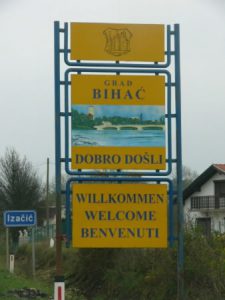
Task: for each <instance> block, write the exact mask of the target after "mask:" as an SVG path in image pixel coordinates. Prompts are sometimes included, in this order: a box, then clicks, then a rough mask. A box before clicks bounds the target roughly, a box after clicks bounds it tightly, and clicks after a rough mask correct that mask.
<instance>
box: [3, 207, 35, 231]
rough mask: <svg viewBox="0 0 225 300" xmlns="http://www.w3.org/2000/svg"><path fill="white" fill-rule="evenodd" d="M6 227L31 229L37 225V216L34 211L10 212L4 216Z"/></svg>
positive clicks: (6, 212)
mask: <svg viewBox="0 0 225 300" xmlns="http://www.w3.org/2000/svg"><path fill="white" fill-rule="evenodd" d="M3 221H4V223H3V224H4V226H5V227H29V226H35V225H36V224H37V214H36V211H34V210H9V211H5V212H4V215H3Z"/></svg>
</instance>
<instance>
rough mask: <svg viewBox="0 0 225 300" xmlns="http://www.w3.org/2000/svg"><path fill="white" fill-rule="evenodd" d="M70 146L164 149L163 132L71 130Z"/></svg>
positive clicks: (151, 130)
mask: <svg viewBox="0 0 225 300" xmlns="http://www.w3.org/2000/svg"><path fill="white" fill-rule="evenodd" d="M72 146H123V147H125V146H139V147H165V131H164V130H160V129H154V130H153V129H149V130H109V129H108V130H77V129H76V130H72Z"/></svg>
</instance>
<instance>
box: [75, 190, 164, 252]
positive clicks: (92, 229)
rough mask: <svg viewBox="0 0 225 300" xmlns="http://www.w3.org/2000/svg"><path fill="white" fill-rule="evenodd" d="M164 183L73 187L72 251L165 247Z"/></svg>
mask: <svg viewBox="0 0 225 300" xmlns="http://www.w3.org/2000/svg"><path fill="white" fill-rule="evenodd" d="M167 206H168V196H167V185H166V184H160V185H156V184H74V185H73V189H72V208H73V220H72V245H73V247H75V248H165V247H167V239H168V234H167Z"/></svg>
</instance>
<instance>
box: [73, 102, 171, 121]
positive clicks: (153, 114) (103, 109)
mask: <svg viewBox="0 0 225 300" xmlns="http://www.w3.org/2000/svg"><path fill="white" fill-rule="evenodd" d="M89 106H90V105H73V106H72V110H74V109H75V110H77V111H78V112H79V113H84V114H87V113H88V107H89ZM92 107H94V115H95V118H96V117H103V116H106V117H115V116H119V117H128V118H139V117H140V115H141V114H142V119H143V120H158V119H159V118H160V117H161V116H164V114H165V111H164V106H144V105H140V106H136V105H135V106H131V105H130V106H128V105H92Z"/></svg>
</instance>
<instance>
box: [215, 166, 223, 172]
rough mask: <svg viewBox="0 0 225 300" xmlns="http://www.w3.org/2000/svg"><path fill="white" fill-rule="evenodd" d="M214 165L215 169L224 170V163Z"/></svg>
mask: <svg viewBox="0 0 225 300" xmlns="http://www.w3.org/2000/svg"><path fill="white" fill-rule="evenodd" d="M214 166H215V167H216V168H217V169H220V170H221V171H223V172H225V164H214Z"/></svg>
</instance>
